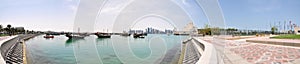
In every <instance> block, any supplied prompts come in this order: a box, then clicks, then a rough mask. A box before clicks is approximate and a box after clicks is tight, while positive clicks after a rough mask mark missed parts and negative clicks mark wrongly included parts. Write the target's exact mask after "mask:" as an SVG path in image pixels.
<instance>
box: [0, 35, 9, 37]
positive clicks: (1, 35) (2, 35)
mask: <svg viewBox="0 0 300 64" xmlns="http://www.w3.org/2000/svg"><path fill="white" fill-rule="evenodd" d="M1 36H8V34H0V37H1Z"/></svg>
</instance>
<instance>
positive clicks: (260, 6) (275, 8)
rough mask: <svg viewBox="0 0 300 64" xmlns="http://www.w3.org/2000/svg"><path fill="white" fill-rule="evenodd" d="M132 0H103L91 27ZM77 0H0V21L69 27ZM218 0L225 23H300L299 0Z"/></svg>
mask: <svg viewBox="0 0 300 64" xmlns="http://www.w3.org/2000/svg"><path fill="white" fill-rule="evenodd" d="M132 1H134V0H107V2H106V3H105V5H104V6H103V8H102V10H101V12H100V13H99V14H100V15H99V17H98V19H101V21H97V22H96V24H95V31H103V30H104V29H108V30H109V31H111V30H112V27H113V24H114V21H115V18H116V16H117V15H118V14H119V13H120V12H121V11H122V9H123V8H124V7H125V5H128V4H130V2H132ZM158 1H159V0H158ZM171 1H173V3H176V4H177V5H179V6H180V7H182V9H184V10H185V11H186V12H187V14H188V15H189V16H190V18H191V19H192V21H194V23H195V24H196V26H197V27H199V28H201V27H203V25H205V24H207V23H208V22H207V19H206V17H205V15H204V14H203V12H202V9H201V8H200V7H199V6H198V4H197V3H196V2H195V1H194V0H171ZM78 3H79V0H0V24H1V25H7V24H11V25H12V26H14V27H15V26H17V27H18V26H24V27H25V28H26V29H30V30H41V31H47V30H54V31H72V30H73V24H74V17H75V13H76V11H77V6H78ZM145 3H147V2H145ZM219 3H220V6H221V8H222V11H223V13H224V18H225V23H226V25H227V27H235V28H240V29H245V28H248V29H264V30H269V29H270V27H269V25H270V23H271V24H272V25H273V24H274V22H276V24H278V22H279V21H281V24H282V23H283V21H290V20H291V21H293V23H296V24H298V25H300V12H299V11H300V7H299V6H300V1H299V0H219ZM165 5H168V2H166V4H165ZM169 12H173V11H169ZM150 21H152V22H150ZM187 22H188V21H187ZM139 23H140V24H137V25H135V26H134V27H133V28H135V27H140V28H141V27H143V28H145V27H155V28H158V29H161V30H163V29H170V28H172V26H170V25H168V23H166V22H165V21H164V20H161V19H156V18H147V19H143V20H142V21H141V22H139ZM145 24H147V26H145ZM183 24H184V23H183Z"/></svg>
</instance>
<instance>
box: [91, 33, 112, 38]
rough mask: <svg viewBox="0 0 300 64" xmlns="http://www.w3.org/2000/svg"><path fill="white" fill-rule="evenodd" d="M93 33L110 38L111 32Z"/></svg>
mask: <svg viewBox="0 0 300 64" xmlns="http://www.w3.org/2000/svg"><path fill="white" fill-rule="evenodd" d="M95 35H96V36H97V37H98V38H110V37H111V34H109V33H99V32H97V33H95Z"/></svg>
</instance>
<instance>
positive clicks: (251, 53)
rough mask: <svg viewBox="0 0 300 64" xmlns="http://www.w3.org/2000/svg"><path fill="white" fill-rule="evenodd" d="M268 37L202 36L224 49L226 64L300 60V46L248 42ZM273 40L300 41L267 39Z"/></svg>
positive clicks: (292, 63)
mask: <svg viewBox="0 0 300 64" xmlns="http://www.w3.org/2000/svg"><path fill="white" fill-rule="evenodd" d="M264 38H265V39H267V38H268V37H256V38H246V39H238V40H221V39H215V38H212V37H210V38H209V37H205V38H201V39H203V40H205V41H207V42H210V43H212V44H214V46H215V47H216V49H219V50H222V49H223V51H224V54H225V57H224V61H225V63H226V64H240V63H242V64H296V63H297V62H300V47H291V46H282V45H271V44H261V43H252V42H246V40H249V39H257V40H259V39H264ZM267 40H271V41H289V42H300V41H299V40H288V39H278V40H275V39H267Z"/></svg>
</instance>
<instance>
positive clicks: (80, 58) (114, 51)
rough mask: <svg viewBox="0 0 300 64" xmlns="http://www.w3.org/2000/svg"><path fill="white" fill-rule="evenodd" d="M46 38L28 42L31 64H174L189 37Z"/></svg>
mask: <svg viewBox="0 0 300 64" xmlns="http://www.w3.org/2000/svg"><path fill="white" fill-rule="evenodd" d="M43 36H44V35H41V36H37V37H34V38H32V39H30V40H28V41H26V49H27V52H26V54H27V59H28V62H29V63H30V64H138V63H144V64H156V63H168V64H170V63H174V62H176V61H177V60H176V59H177V58H178V57H179V53H180V48H181V46H180V45H181V42H182V41H183V40H184V39H186V38H187V36H175V35H166V34H148V35H147V36H146V37H145V38H133V37H130V36H129V37H126V36H119V35H112V37H111V38H97V36H95V35H90V36H87V37H85V38H84V39H79V40H70V39H68V38H67V37H65V36H64V35H60V36H55V38H51V39H46V38H43Z"/></svg>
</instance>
